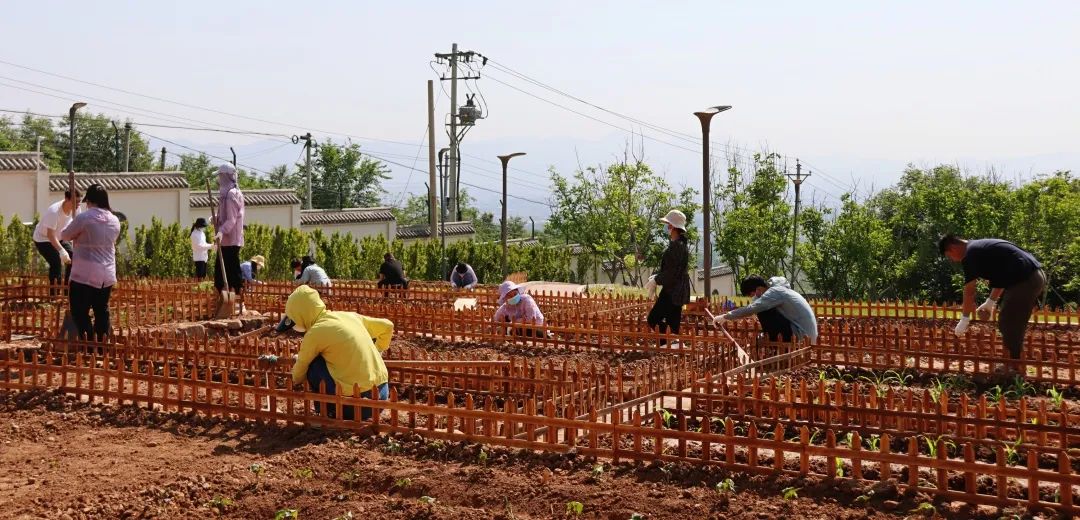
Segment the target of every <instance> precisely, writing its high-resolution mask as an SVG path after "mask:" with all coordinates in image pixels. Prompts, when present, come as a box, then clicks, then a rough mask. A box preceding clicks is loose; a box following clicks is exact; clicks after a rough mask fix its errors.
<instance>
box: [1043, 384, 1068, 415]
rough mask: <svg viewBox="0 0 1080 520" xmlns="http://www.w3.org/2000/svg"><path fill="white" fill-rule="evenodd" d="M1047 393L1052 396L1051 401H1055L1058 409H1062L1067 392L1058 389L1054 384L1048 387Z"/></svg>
mask: <svg viewBox="0 0 1080 520" xmlns="http://www.w3.org/2000/svg"><path fill="white" fill-rule="evenodd" d="M1046 395H1047V396H1049V397H1050V402H1052V403H1054V406H1056V407H1057V408H1058V410H1061V409H1062V405H1064V404H1065V392H1062V391H1061V390H1058V388H1057V387H1056V386H1052V387H1050V388H1047V389H1046Z"/></svg>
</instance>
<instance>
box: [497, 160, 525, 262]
mask: <svg viewBox="0 0 1080 520" xmlns="http://www.w3.org/2000/svg"><path fill="white" fill-rule="evenodd" d="M519 155H525V152H515V153H512V154H510V155H500V156H499V160H500V161H502V173H503V177H502V181H503V186H502V188H503V191H502V195H503V197H502V253H503V254H502V275H503V280H505V279H506V276H507V275H508V274H510V272H509V270H508V268H509V266H508V265H507V263H506V259H507V254H508V251H507V249H506V164H507V163H509V162H510V159H513V158H514V157H517V156H519Z"/></svg>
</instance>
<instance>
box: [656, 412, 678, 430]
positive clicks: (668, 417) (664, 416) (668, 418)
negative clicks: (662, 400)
mask: <svg viewBox="0 0 1080 520" xmlns="http://www.w3.org/2000/svg"><path fill="white" fill-rule="evenodd" d="M659 412H660V419H661V420H663V421H664V427H665V428H671V423H673V422H675V414H673V413H671V412H669V411H667V410H666V409H664V408H661V409H660V410H659Z"/></svg>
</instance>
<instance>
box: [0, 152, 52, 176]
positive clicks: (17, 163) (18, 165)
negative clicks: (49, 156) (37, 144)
mask: <svg viewBox="0 0 1080 520" xmlns="http://www.w3.org/2000/svg"><path fill="white" fill-rule="evenodd" d="M38 168H41V169H48V167H46V166H45V163H43V162H41V159H39V158H38V154H37V152H0V171H5V172H27V171H29V172H32V171H36V170H37V169H38Z"/></svg>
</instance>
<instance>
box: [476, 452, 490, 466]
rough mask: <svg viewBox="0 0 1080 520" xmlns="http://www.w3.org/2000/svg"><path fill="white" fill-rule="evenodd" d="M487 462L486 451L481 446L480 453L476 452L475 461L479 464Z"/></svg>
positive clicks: (482, 464) (483, 464)
mask: <svg viewBox="0 0 1080 520" xmlns="http://www.w3.org/2000/svg"><path fill="white" fill-rule="evenodd" d="M487 462H488V453H487V451H485V450H484V449H483V448H481V449H480V453H478V454H477V455H476V463H477V464H480V465H481V466H485V465H487Z"/></svg>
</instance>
